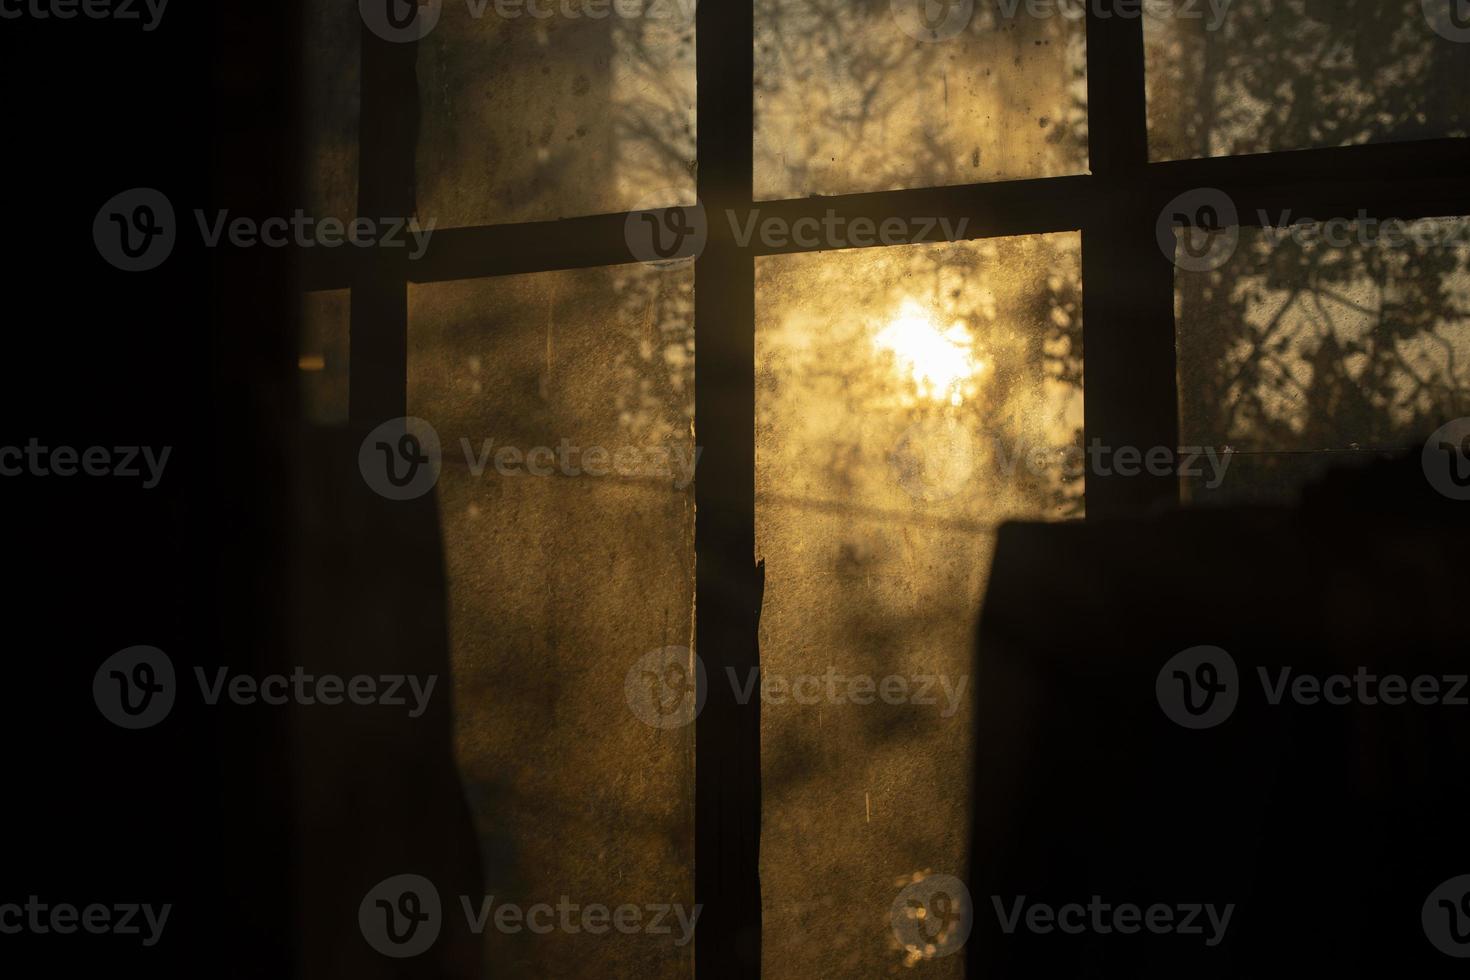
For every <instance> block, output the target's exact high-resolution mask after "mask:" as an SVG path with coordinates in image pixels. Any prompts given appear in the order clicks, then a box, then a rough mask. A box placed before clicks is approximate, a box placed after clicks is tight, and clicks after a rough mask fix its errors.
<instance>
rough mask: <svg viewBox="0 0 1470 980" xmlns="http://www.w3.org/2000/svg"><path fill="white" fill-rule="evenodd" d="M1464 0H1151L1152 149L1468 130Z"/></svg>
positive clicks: (1206, 153) (1223, 149) (1383, 138)
mask: <svg viewBox="0 0 1470 980" xmlns="http://www.w3.org/2000/svg"><path fill="white" fill-rule="evenodd" d="M1462 6H1463V4H1461V3H1460V0H1213V2H1211V0H1199V2H1198V3H1193V2H1191V3H1183V2H1182V0H1174V2H1170V0H1161V2H1150V3H1145V5H1144V9H1145V10H1146V11H1148V14H1147V16H1145V17H1144V38H1145V42H1146V45H1147V71H1148V91H1149V144H1150V155H1151V156H1152V157H1153V159H1155V160H1181V159H1191V158H1195V157H1212V156H1227V155H1230V154H1238V153H1264V152H1269V151H1273V150H1296V149H1306V148H1309V147H1327V146H1345V145H1349V144H1358V143H1376V142H1387V141H1393V140H1415V139H1428V138H1433V137H1444V136H1464V135H1465V134H1466V133H1467V132H1470V43H1466V42H1470V20H1462V21H1461V23H1463V24H1464V26H1463V27H1457V26H1456V21H1455V20H1454V19H1453V18H1452V17H1451V14H1452V12H1454V11H1455V10H1457V9H1458V8H1460V7H1462Z"/></svg>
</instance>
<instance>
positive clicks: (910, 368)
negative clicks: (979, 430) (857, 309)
mask: <svg viewBox="0 0 1470 980" xmlns="http://www.w3.org/2000/svg"><path fill="white" fill-rule="evenodd" d="M873 344H874V346H876V347H877V348H878V349H879V350H886V351H889V352H891V353H892V354H893V356H894V358H895V359H896V360H897V362H898V367H899V369H900V370H901V371H903V372H904V373H905V374H907V375H908V376H909V377H910V379H912V381H913V382H914V386H915V387H916V388H917V389H918V392H919V395H920V397H923V398H927V399H930V400H932V401H936V402H949V403H950V404H951V405H959V404H960V403H961V402H963V401H964V396H965V395H966V394H969V393H970V391H969V387H968V386H967V384H966V383H967V382H969V381H970V380H971V379H972V378H973V377H974V376H975V375H976V374H978V373H980V371H981V369H982V368H983V367H984V364H983V363H982V362H981V361H978V360H976V358H975V356H974V353H973V350H972V348H973V347H974V344H975V339H974V337H972V336H971V335H970V330H969V328H968V327H966V326H965V324H964V323H963V322H961V321H959V320H956V321H955V322H954V324H952V325H951V326H950V327H949V329H947V330H941V329H940V328H939V325H938V324H937V323H936V322H935V320H934V317H933V316H932V315H931V314H930V313H929V312H928V311H927V310H925V309H924V308H923V307H922V306H920V305H919V304H918V303H916V302H914V301H913V300H904V302H903V305H902V306H900V307H899V311H898V315H897V316H896V317H895V318H894V319H893V322H891V323H889V324H888V326H886V327H884V328H883V329H882V330H881V331H879V333H878V335H877V336H876V337H874V338H873Z"/></svg>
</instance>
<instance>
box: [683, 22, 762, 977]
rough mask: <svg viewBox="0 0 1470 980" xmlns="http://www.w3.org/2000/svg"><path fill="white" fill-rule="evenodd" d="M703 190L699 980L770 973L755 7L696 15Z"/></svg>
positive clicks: (697, 335)
mask: <svg viewBox="0 0 1470 980" xmlns="http://www.w3.org/2000/svg"><path fill="white" fill-rule="evenodd" d="M696 18H697V19H696V39H695V44H696V71H697V73H698V74H697V79H698V96H697V107H698V113H697V119H698V127H699V128H698V140H697V147H698V161H699V179H698V189H699V198H700V201H701V203H702V204H703V206H704V207H705V209H706V212H707V217H708V225H709V238H708V242H707V244H706V246H705V249H704V251H703V253H702V254H701V255H700V257H699V259H698V260H697V262H696V264H695V297H694V308H695V315H694V357H695V369H694V378H695V383H694V384H695V387H694V404H695V413H694V422H695V433H696V444H697V445H699V446H700V447H702V448H703V455H702V456H701V457H700V463H699V475H698V478H697V479H696V480H695V487H694V491H695V508H696V513H695V554H696V575H695V594H696V596H697V599H696V603H695V615H696V632H695V645H696V647H697V650H698V653H699V656H700V658H701V659H702V661H703V663H704V666H705V670H706V672H707V679H708V694H707V699H706V702H705V706H704V710H703V711H702V712H701V713H700V715H699V720H698V723H697V724H698V728H697V730H696V733H695V744H696V748H695V773H694V781H695V822H694V827H695V887H694V891H695V900H696V901H697V902H698V903H699V904H700V905H701V906H703V910H702V913H701V917H700V920H699V940H698V942H697V943H696V949H695V975H696V977H697V978H698V980H716V978H719V980H725V978H730V980H734V978H742V980H750V978H755V977H758V976H759V975H760V955H761V935H760V929H761V895H760V880H759V853H760V852H759V845H760V817H761V795H760V792H761V787H760V698H759V697H753V698H750V699H748V700H747V703H745V704H743V705H742V704H739V703H738V702H737V701H736V699H735V696H734V694H735V687H734V685H732V684H731V683H730V680H729V677H730V674H729V672H730V671H734V672H735V675H736V676H738V677H740V678H741V679H742V681H743V679H744V678H746V677H747V676H749V672H750V671H751V670H754V669H756V668H758V665H759V654H758V652H757V621H758V617H759V608H760V597H761V573H760V570H759V569H758V568H757V567H756V564H755V265H754V257H753V253H752V252H751V251H750V250H748V249H746V248H742V247H740V245H739V244H738V243H737V242H736V241H735V238H734V235H733V233H732V231H731V228H730V222H729V221H727V220H726V218H725V215H726V213H727V212H732V213H741V214H744V213H747V212H748V210H749V208H750V207H751V205H752V197H753V184H752V159H753V150H752V144H753V137H754V132H755V116H754V92H753V86H752V80H753V77H754V49H755V45H754V40H755V25H754V9H753V4H752V3H750V2H749V0H724V2H719V3H713V2H712V3H701V4H700V5H699V7H698V10H697V13H696Z"/></svg>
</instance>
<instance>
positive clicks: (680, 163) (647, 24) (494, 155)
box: [418, 0, 695, 227]
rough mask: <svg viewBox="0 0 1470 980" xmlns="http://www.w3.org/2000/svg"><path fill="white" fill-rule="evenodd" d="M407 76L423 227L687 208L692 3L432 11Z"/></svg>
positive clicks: (560, 2) (494, 2)
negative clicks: (412, 73) (414, 97)
mask: <svg viewBox="0 0 1470 980" xmlns="http://www.w3.org/2000/svg"><path fill="white" fill-rule="evenodd" d="M548 13H549V15H548ZM418 78H419V93H420V105H421V107H422V114H423V119H422V124H421V128H420V133H419V144H418V181H419V183H418V207H419V216H420V218H421V219H422V220H424V221H427V220H428V219H430V218H433V219H437V221H438V223H439V226H440V227H457V226H464V225H476V224H495V223H504V222H515V221H536V220H545V219H551V218H563V217H569V216H573V215H582V214H599V213H608V212H615V211H631V210H638V209H640V208H642V207H663V206H669V205H675V204H693V203H694V135H695V129H694V91H695V90H694V4H693V0H616V2H612V0H487V2H485V3H445V4H444V5H443V9H442V13H441V14H440V16H439V20H438V22H437V24H436V26H435V27H434V29H433V30H432V31H431V32H430V33H429V34H428V35H427V36H426V37H425V38H424V39H423V40H422V41H420V42H419V53H418Z"/></svg>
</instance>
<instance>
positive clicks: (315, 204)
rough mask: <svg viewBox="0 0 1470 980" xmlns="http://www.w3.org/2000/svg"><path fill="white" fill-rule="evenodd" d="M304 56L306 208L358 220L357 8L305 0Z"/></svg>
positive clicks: (322, 214) (324, 215)
mask: <svg viewBox="0 0 1470 980" xmlns="http://www.w3.org/2000/svg"><path fill="white" fill-rule="evenodd" d="M302 18H303V21H304V24H303V27H304V30H303V31H302V46H301V51H300V56H299V57H300V64H301V87H302V110H301V111H302V136H303V139H304V140H305V142H306V155H305V163H304V167H303V172H302V181H303V184H304V191H305V201H304V203H303V205H302V207H303V208H304V209H305V210H306V212H307V213H308V214H310V215H312V216H314V217H316V218H318V219H321V218H340V219H342V220H344V221H346V220H351V219H352V218H354V217H355V216H356V215H357V122H358V110H359V92H360V89H361V84H362V74H361V66H360V61H361V48H362V44H361V41H360V38H361V35H362V18H361V16H360V15H359V14H358V11H357V4H356V3H343V2H341V0H337V2H333V0H307V2H306V4H305V5H304V7H303V10H302Z"/></svg>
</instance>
